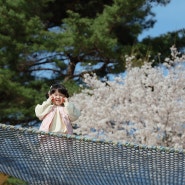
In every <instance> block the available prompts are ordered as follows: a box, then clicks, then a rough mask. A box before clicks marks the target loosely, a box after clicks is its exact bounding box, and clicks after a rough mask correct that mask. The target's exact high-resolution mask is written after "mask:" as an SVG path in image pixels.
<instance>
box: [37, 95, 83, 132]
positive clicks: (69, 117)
mask: <svg viewBox="0 0 185 185" xmlns="http://www.w3.org/2000/svg"><path fill="white" fill-rule="evenodd" d="M56 112H57V114H58V113H59V115H60V119H61V121H62V123H63V124H64V125H65V127H66V130H67V131H65V133H68V134H72V133H73V128H72V125H71V122H73V121H76V120H77V119H78V118H79V116H80V111H79V110H78V109H77V108H76V107H75V106H74V104H73V103H71V102H65V103H64V107H63V106H56V105H53V104H52V102H51V100H50V99H49V98H48V99H47V100H46V101H44V102H43V103H42V104H41V105H40V104H38V105H37V106H36V107H35V113H36V116H37V117H38V118H39V119H40V120H43V121H42V124H41V126H40V128H39V130H41V131H45V132H49V131H51V132H52V130H51V126H52V123H53V119H54V116H55V114H56Z"/></svg>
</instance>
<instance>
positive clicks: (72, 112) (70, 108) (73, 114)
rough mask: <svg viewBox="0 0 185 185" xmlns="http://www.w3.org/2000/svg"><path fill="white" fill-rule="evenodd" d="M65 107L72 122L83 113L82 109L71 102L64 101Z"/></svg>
mask: <svg viewBox="0 0 185 185" xmlns="http://www.w3.org/2000/svg"><path fill="white" fill-rule="evenodd" d="M64 109H65V111H66V112H67V114H68V116H69V119H70V120H71V121H72V122H73V121H76V120H77V119H78V118H79V117H80V115H81V113H80V110H79V109H77V108H76V107H75V105H74V104H73V103H71V102H66V103H64Z"/></svg>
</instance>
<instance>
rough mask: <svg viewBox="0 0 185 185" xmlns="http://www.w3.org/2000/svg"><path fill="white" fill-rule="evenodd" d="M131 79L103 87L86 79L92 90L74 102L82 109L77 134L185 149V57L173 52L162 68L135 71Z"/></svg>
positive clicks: (89, 77)
mask: <svg viewBox="0 0 185 185" xmlns="http://www.w3.org/2000/svg"><path fill="white" fill-rule="evenodd" d="M126 58H127V71H126V75H125V76H119V77H115V78H114V80H112V81H104V82H102V81H101V80H100V79H98V78H97V76H96V75H95V74H91V75H89V74H86V75H85V76H84V82H85V84H86V87H85V88H83V90H82V92H81V93H80V94H75V95H74V96H73V97H71V100H72V101H74V102H75V103H76V104H77V106H78V107H79V108H80V109H81V117H80V118H79V119H78V120H77V122H76V125H77V129H76V130H75V132H76V133H77V134H80V135H84V136H87V137H93V138H94V137H96V138H99V139H108V140H113V141H121V142H131V143H136V144H147V145H152V146H153V145H155V146H157V145H160V146H167V147H175V148H185V144H184V143H185V134H184V131H185V70H184V66H183V62H184V61H185V56H184V55H181V54H180V53H179V52H178V51H177V49H176V48H175V47H174V46H173V47H171V57H170V58H167V59H166V61H165V63H164V64H163V65H161V66H158V67H155V68H153V67H152V65H151V64H152V62H145V64H144V65H143V66H142V67H140V68H139V67H131V66H132V61H133V60H134V56H131V57H129V56H126Z"/></svg>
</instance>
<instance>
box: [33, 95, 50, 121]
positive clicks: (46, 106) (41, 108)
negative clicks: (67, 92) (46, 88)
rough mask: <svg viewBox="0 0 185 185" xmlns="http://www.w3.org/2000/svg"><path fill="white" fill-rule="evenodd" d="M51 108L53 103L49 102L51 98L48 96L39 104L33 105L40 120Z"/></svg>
mask: <svg viewBox="0 0 185 185" xmlns="http://www.w3.org/2000/svg"><path fill="white" fill-rule="evenodd" d="M52 108H53V105H52V104H51V99H50V98H48V99H47V100H46V101H44V102H43V103H42V104H41V105H40V104H38V105H37V106H36V107H35V114H36V116H37V117H38V118H39V119H40V120H42V119H43V118H44V116H45V115H47V114H48V113H49V112H50V111H51V110H52Z"/></svg>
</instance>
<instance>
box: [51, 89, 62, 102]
mask: <svg viewBox="0 0 185 185" xmlns="http://www.w3.org/2000/svg"><path fill="white" fill-rule="evenodd" d="M50 97H51V100H52V102H53V104H54V105H62V104H63V103H64V102H65V95H64V94H62V93H60V92H58V90H56V91H55V92H54V93H53V94H51V95H50Z"/></svg>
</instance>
